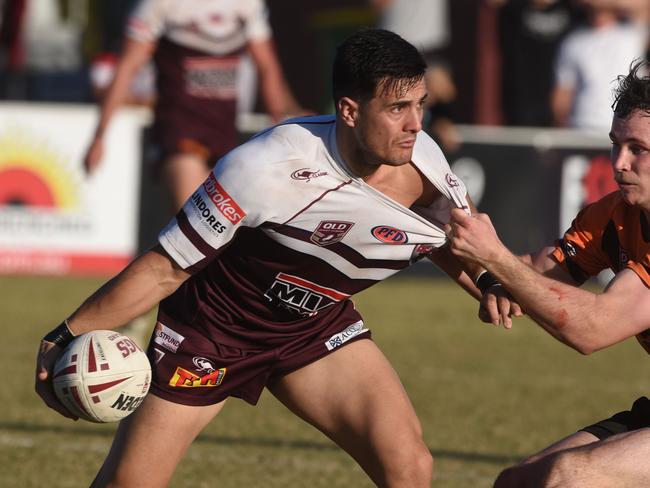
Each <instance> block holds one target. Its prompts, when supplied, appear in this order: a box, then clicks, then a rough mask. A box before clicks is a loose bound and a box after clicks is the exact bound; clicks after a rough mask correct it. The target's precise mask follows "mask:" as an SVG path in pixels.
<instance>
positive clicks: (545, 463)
mask: <svg viewBox="0 0 650 488" xmlns="http://www.w3.org/2000/svg"><path fill="white" fill-rule="evenodd" d="M649 456H650V429H640V430H635V431H631V432H626V433H624V434H619V435H615V436H612V437H609V438H607V439H605V440H604V441H597V442H591V443H588V444H585V445H581V446H578V447H573V448H568V449H564V450H560V451H557V450H556V451H553V452H551V453H550V454H548V455H547V456H544V457H541V458H538V459H537V460H535V461H533V462H530V463H528V464H522V465H519V466H515V467H514V468H510V469H508V470H506V471H504V472H503V473H502V474H501V476H499V478H498V479H497V482H496V484H495V488H497V487H498V488H508V487H513V488H514V487H517V488H528V487H530V488H533V487H534V488H537V487H539V488H561V487H570V488H612V487H625V488H642V487H646V486H648V480H649V479H650V467H649V466H648V464H647V462H646V461H647V459H648V457H649Z"/></svg>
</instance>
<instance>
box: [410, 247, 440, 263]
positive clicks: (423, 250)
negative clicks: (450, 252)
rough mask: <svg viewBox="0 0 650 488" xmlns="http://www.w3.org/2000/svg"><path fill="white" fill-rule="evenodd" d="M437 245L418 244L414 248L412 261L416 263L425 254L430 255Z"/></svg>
mask: <svg viewBox="0 0 650 488" xmlns="http://www.w3.org/2000/svg"><path fill="white" fill-rule="evenodd" d="M435 248H436V247H435V246H434V245H433V244H418V245H417V246H415V247H414V248H413V254H411V259H410V262H411V263H414V262H415V261H419V260H420V259H422V258H423V257H425V256H429V255H431V254H432V253H433V251H434V249H435Z"/></svg>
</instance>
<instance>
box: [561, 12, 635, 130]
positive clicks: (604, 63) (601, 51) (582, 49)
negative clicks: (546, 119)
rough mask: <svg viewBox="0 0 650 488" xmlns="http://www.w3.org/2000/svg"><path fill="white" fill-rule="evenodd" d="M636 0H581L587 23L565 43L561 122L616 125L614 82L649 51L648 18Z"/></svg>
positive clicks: (584, 126) (604, 126)
mask: <svg viewBox="0 0 650 488" xmlns="http://www.w3.org/2000/svg"><path fill="white" fill-rule="evenodd" d="M643 1H644V2H647V0H643ZM635 2H636V0H576V3H577V4H578V5H580V6H581V7H583V8H584V9H586V15H587V25H585V26H581V27H579V28H576V29H575V30H573V31H572V32H571V33H570V34H569V35H568V36H567V37H566V39H565V40H564V41H563V42H562V44H561V45H560V50H559V53H558V58H557V62H556V69H555V71H556V82H555V88H554V90H553V95H552V102H551V103H552V105H551V106H552V110H553V115H554V121H555V125H557V126H569V127H574V128H578V129H594V130H600V129H608V128H609V126H610V125H611V119H612V111H611V104H612V101H613V100H612V82H613V81H615V80H616V77H617V76H619V75H621V74H625V73H627V72H628V71H629V68H630V64H631V63H632V61H633V60H634V59H637V58H640V57H642V56H643V55H644V49H645V45H646V42H647V24H646V22H642V21H640V19H639V17H638V16H637V15H638V13H639V11H636V9H633V8H632V6H634V7H636V3H635ZM632 13H634V14H635V15H634V17H633V18H632V17H630V15H631V14H632ZM625 16H627V17H628V18H622V17H625Z"/></svg>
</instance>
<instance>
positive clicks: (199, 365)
mask: <svg viewBox="0 0 650 488" xmlns="http://www.w3.org/2000/svg"><path fill="white" fill-rule="evenodd" d="M192 362H193V363H194V366H196V370H197V371H198V372H199V373H201V372H203V371H207V372H208V373H212V372H213V371H215V370H216V369H217V368H216V367H215V365H214V364H212V361H210V360H209V359H207V358H204V357H202V356H194V357H193V358H192Z"/></svg>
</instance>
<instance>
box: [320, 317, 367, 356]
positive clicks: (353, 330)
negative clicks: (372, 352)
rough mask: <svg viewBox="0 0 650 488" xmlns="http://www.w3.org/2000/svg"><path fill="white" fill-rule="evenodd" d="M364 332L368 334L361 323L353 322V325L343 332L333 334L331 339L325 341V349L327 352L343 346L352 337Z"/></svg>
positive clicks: (360, 321)
mask: <svg viewBox="0 0 650 488" xmlns="http://www.w3.org/2000/svg"><path fill="white" fill-rule="evenodd" d="M364 332H368V329H364V328H363V321H362V320H359V321H358V322H355V323H354V324H352V325H350V326H348V327H347V328H346V329H345V330H344V331H343V332H339V333H338V334H334V335H333V336H332V337H330V338H329V339H327V340H326V341H325V347H326V348H327V350H328V351H331V350H332V349H335V348H337V347H339V346H341V345H343V344H345V343H346V342H348V341H349V340H350V339H352V338H353V337H356V336H358V335H359V334H363V333H364Z"/></svg>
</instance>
